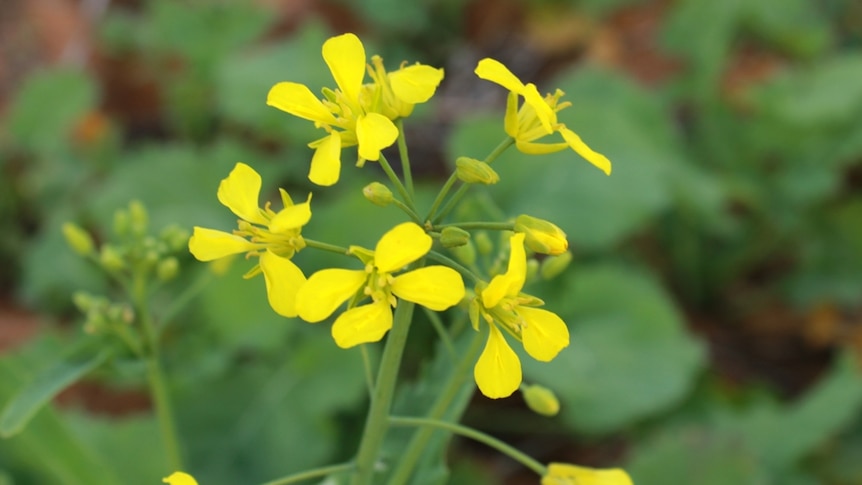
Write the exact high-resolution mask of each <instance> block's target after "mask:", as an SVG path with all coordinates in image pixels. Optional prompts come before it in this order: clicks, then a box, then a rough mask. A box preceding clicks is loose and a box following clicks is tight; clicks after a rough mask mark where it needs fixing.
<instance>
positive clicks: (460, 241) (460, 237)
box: [440, 226, 470, 249]
mask: <svg viewBox="0 0 862 485" xmlns="http://www.w3.org/2000/svg"><path fill="white" fill-rule="evenodd" d="M468 242H470V233H469V232H467V231H465V230H464V229H461V228H460V227H455V226H449V227H444V228H443V231H441V232H440V244H442V245H443V247H444V248H450V249H451V248H457V247H460V246H463V245H465V244H467V243H468Z"/></svg>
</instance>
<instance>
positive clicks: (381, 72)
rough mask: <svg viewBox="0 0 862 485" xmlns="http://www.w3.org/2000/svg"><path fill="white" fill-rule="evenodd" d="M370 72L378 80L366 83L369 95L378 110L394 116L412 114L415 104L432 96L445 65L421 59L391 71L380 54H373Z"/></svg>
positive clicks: (391, 117) (400, 116)
mask: <svg viewBox="0 0 862 485" xmlns="http://www.w3.org/2000/svg"><path fill="white" fill-rule="evenodd" d="M369 73H370V76H371V79H373V80H374V83H373V84H367V85H366V86H365V88H366V90H367V94H368V97H367V99H370V100H373V101H374V105H373V106H372V109H373V110H374V111H379V112H380V113H382V114H383V115H385V116H386V117H388V118H389V119H392V120H395V119H398V118H406V117H408V116H410V114H411V113H412V112H413V106H415V105H417V104H419V103H424V102H426V101H428V100H429V99H431V96H433V95H434V92H435V91H436V90H437V86H438V85H439V84H440V81H442V80H443V69H437V68H434V67H431V66H426V65H424V64H419V63H416V64H413V65H410V66H405V65H403V64H402V66H401V68H400V69H398V70H397V71H393V72H389V73H387V72H386V69H384V68H383V59H381V58H380V56H372V57H371V68H370V69H369Z"/></svg>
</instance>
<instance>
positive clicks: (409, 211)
mask: <svg viewBox="0 0 862 485" xmlns="http://www.w3.org/2000/svg"><path fill="white" fill-rule="evenodd" d="M392 203H393V204H395V206H396V207H398V208H399V209H401V210H402V211H403V212H404V213H405V214H407V217H409V218H411V219H413V222H415V223H416V224H419V225H420V226H421V225H422V219H419V214H417V213H416V212H414V211H413V209H411V208H409V207H407V205H406V204H405V203H404V202H401V201H400V200H398V199H396V198H394V197H393V198H392Z"/></svg>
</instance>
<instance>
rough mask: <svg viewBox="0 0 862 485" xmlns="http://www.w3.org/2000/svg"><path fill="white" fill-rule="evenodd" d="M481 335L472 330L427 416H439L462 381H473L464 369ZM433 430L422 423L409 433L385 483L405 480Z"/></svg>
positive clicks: (478, 346)
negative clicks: (407, 439) (464, 349)
mask: <svg viewBox="0 0 862 485" xmlns="http://www.w3.org/2000/svg"><path fill="white" fill-rule="evenodd" d="M482 337H483V335H482V333H480V332H476V335H475V336H473V340H472V341H471V342H470V348H469V349H467V351H466V352H464V355H463V356H462V357H461V360H460V361H459V362H458V364H457V365H456V366H455V368H454V369H452V373H451V374H449V379H448V382H447V383H446V386H445V387H444V388H443V391H442V392H440V394H439V395H438V397H437V400H436V401H435V402H434V404H433V405H432V406H431V410H430V411H428V417H429V418H432V419H442V418H443V416H444V415H445V414H446V412H447V411H449V407H450V406H451V404H452V401H454V400H455V397H456V396H457V395H458V393H459V392H460V391H461V389H462V388H463V387H464V385H465V384H468V383H469V384H470V385H471V386H472V385H473V384H472V382H470V381H469V380H468V378H469V372H468V370H469V368H470V366H471V365H472V364H473V363H474V362H475V361H476V356H477V355H478V354H479V349H481V348H482V345H481V344H482V341H483V338H482ZM462 411H463V410H459V412H458V413H457V414H458V415H457V416H449V418H450V419H451V420H453V421H457V420H458V418H460V415H461V412H462ZM433 434H434V430H433V429H432V428H430V427H426V426H423V427H421V428H419V429H417V430H416V431H415V432H414V433H413V437H412V438H410V443H408V444H407V448H405V450H404V453H403V454H402V455H401V457H400V459H399V460H398V466H397V467H396V468H395V470H393V472H392V475H391V478H390V479H389V485H402V484H404V483H407V480H408V479H409V478H410V474H411V473H412V472H413V468H414V467H415V466H416V463H417V462H418V461H419V459H420V458H421V457H422V455H423V452H424V451H425V447H426V446H427V445H428V441H429V440H430V439H431V436H432V435H433Z"/></svg>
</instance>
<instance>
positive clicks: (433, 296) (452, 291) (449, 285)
mask: <svg viewBox="0 0 862 485" xmlns="http://www.w3.org/2000/svg"><path fill="white" fill-rule="evenodd" d="M392 293H394V294H395V296H397V297H398V298H402V299H404V300H407V301H412V302H413V303H418V304H420V305H422V306H424V307H426V308H429V309H431V310H434V311H437V312H440V311H443V310H445V309H447V308H449V307H452V306H454V305H457V304H458V302H460V301H461V300H462V299H463V298H464V280H463V279H462V278H461V275H460V274H458V272H457V271H455V270H454V269H452V268H449V267H446V266H426V267H424V268H419V269H416V270H413V271H409V272H407V273H404V274H402V275H399V276H397V277H395V280H394V281H393V282H392Z"/></svg>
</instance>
